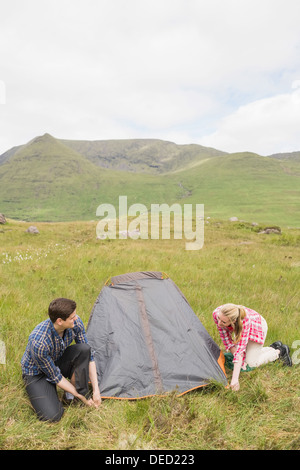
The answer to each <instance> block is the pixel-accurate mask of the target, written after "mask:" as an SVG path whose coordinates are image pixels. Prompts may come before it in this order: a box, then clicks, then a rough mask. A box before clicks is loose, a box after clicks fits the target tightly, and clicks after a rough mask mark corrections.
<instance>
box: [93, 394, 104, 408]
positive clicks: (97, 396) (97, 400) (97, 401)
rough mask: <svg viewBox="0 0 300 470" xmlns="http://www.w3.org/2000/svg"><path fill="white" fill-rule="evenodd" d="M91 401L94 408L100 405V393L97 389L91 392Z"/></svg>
mask: <svg viewBox="0 0 300 470" xmlns="http://www.w3.org/2000/svg"><path fill="white" fill-rule="evenodd" d="M93 402H94V405H95V407H96V408H98V406H100V405H101V402H102V400H101V395H100V392H99V390H97V391H95V392H94V393H93Z"/></svg>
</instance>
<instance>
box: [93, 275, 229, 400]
mask: <svg viewBox="0 0 300 470" xmlns="http://www.w3.org/2000/svg"><path fill="white" fill-rule="evenodd" d="M87 338H88V342H89V344H90V345H91V347H92V349H93V351H94V356H95V361H96V365H97V371H98V381H99V387H100V392H101V395H102V397H103V398H120V399H121V398H124V399H134V398H143V397H147V396H152V395H163V394H165V393H168V392H171V391H176V392H177V393H178V395H181V394H183V393H186V392H187V391H189V390H192V389H195V388H198V387H202V386H203V385H206V384H208V383H209V382H210V381H211V380H214V381H217V382H220V383H223V384H224V385H227V379H226V375H225V369H224V365H223V363H224V362H223V359H224V356H223V353H221V351H220V349H219V347H218V346H217V344H216V343H215V342H214V341H213V339H212V338H211V337H210V335H209V334H208V332H207V331H206V329H205V328H204V326H203V325H202V323H201V322H200V320H199V318H198V317H197V316H196V314H195V313H194V312H193V310H192V308H191V306H190V305H189V303H188V301H187V299H186V298H185V297H184V295H183V294H182V293H181V291H180V290H179V288H178V287H177V286H176V284H175V283H174V282H173V281H172V280H171V279H170V278H169V277H166V276H165V275H164V274H163V273H161V272H139V273H128V274H124V275H120V276H115V277H112V278H111V279H110V283H107V284H106V285H105V286H104V287H103V288H102V290H101V292H100V294H99V296H98V298H97V300H96V303H95V305H94V307H93V310H92V312H91V315H90V319H89V322H88V326H87Z"/></svg>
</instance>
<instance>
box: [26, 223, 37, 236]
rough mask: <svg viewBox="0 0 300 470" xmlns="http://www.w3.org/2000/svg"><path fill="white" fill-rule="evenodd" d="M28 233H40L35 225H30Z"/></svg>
mask: <svg viewBox="0 0 300 470" xmlns="http://www.w3.org/2000/svg"><path fill="white" fill-rule="evenodd" d="M26 232H27V233H34V234H37V233H40V232H39V231H38V229H37V228H36V227H35V226H34V225H31V226H30V227H28V229H27V230H26Z"/></svg>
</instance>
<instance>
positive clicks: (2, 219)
mask: <svg viewBox="0 0 300 470" xmlns="http://www.w3.org/2000/svg"><path fill="white" fill-rule="evenodd" d="M0 224H2V225H4V224H6V218H5V217H4V215H3V214H0Z"/></svg>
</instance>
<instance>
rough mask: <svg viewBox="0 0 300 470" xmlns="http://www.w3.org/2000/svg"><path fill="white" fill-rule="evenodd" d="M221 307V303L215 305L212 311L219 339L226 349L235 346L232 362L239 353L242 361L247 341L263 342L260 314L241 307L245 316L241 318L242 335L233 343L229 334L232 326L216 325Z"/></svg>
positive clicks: (237, 358)
mask: <svg viewBox="0 0 300 470" xmlns="http://www.w3.org/2000/svg"><path fill="white" fill-rule="evenodd" d="M221 307H222V305H221V306H220V307H217V308H216V309H215V310H214V312H213V319H214V322H215V323H216V325H217V327H218V330H219V333H220V337H221V340H222V341H223V343H224V346H225V348H226V351H229V350H230V349H231V348H232V347H233V346H236V348H237V349H236V352H235V354H234V356H233V362H238V360H239V357H240V355H242V359H243V363H244V361H245V357H246V347H247V344H248V341H254V342H255V343H259V344H264V341H265V338H264V334H263V331H262V327H261V315H260V314H259V313H257V312H255V310H252V309H251V308H247V307H243V308H244V309H245V312H246V317H245V318H244V320H243V329H242V335H241V339H240V341H239V342H238V343H234V342H233V340H232V336H231V335H232V333H233V328H232V326H228V327H223V328H221V327H219V326H218V313H219V312H220V309H221Z"/></svg>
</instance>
